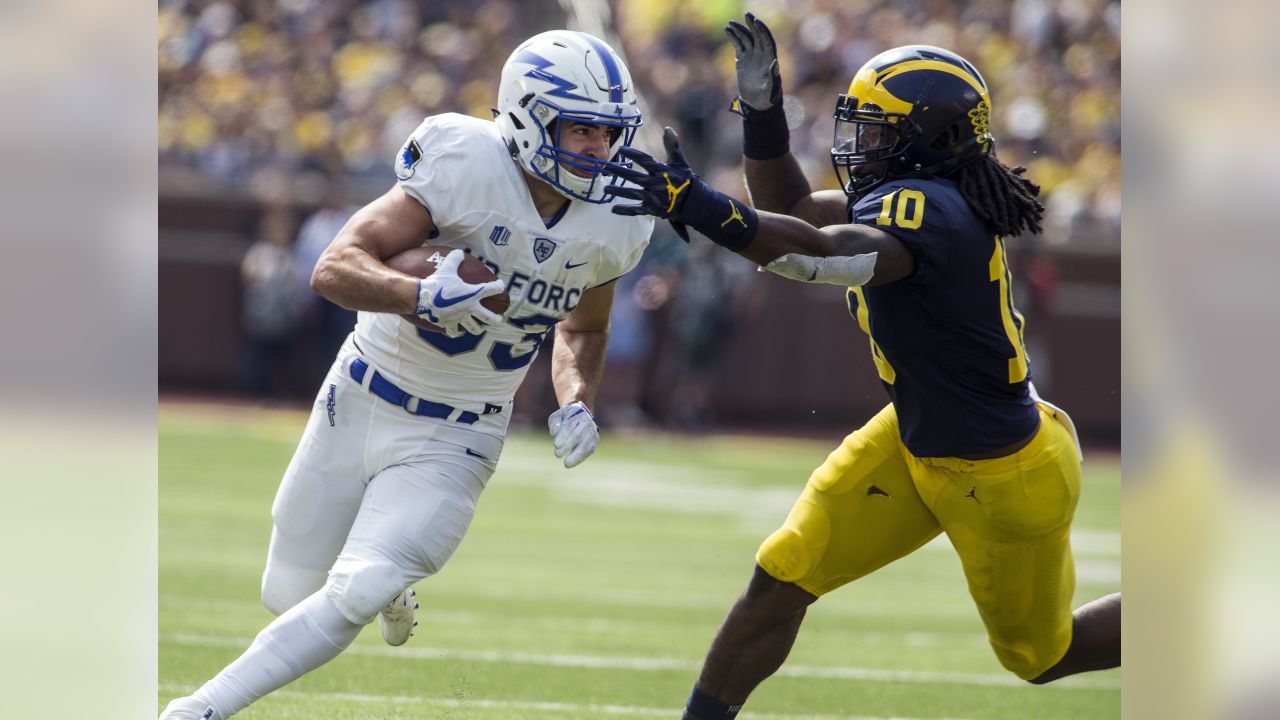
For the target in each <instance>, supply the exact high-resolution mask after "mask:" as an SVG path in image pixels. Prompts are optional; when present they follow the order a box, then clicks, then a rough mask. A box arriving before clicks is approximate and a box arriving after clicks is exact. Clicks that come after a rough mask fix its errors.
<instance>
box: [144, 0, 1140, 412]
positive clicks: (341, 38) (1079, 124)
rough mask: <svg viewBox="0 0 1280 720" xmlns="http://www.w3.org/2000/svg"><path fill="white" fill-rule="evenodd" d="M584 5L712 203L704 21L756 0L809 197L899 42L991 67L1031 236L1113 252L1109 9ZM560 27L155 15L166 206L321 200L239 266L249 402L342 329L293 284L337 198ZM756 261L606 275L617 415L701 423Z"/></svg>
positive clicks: (824, 181) (513, 5)
mask: <svg viewBox="0 0 1280 720" xmlns="http://www.w3.org/2000/svg"><path fill="white" fill-rule="evenodd" d="M585 4H586V5H590V3H585ZM574 5H575V6H583V5H584V3H582V2H579V3H574ZM597 6H598V7H603V6H608V7H609V8H610V10H611V11H612V12H611V15H612V18H613V22H612V23H611V24H610V25H609V26H610V27H611V28H612V30H613V31H616V33H617V37H610V38H607V39H608V40H610V41H612V42H615V46H616V47H617V49H618V50H619V51H620V52H621V53H622V54H623V55H624V57H625V58H626V60H627V62H628V65H629V67H630V68H631V71H632V74H633V76H634V78H635V81H636V85H637V88H638V89H639V91H640V93H641V96H642V99H643V101H644V103H645V105H646V106H647V110H646V111H647V113H648V115H647V117H646V124H647V128H646V129H647V130H648V131H649V133H650V134H648V135H645V136H644V139H643V140H642V143H643V144H645V145H647V149H649V150H656V149H657V148H656V147H655V146H656V145H660V143H655V142H654V141H653V138H655V137H656V135H657V133H654V132H653V130H654V129H657V130H659V131H660V129H661V128H662V126H664V125H672V126H674V127H676V128H677V129H678V130H679V131H680V134H681V138H682V141H683V144H684V147H685V149H686V151H687V152H688V154H689V156H690V160H691V161H692V162H693V164H694V167H696V168H698V169H699V171H700V172H701V174H703V175H704V176H705V177H707V178H709V179H710V180H711V181H712V183H713V184H714V185H716V186H717V187H719V188H721V189H724V190H726V191H729V192H731V193H734V194H737V195H738V196H739V197H745V188H744V187H743V184H742V182H743V181H742V173H741V142H740V138H741V134H740V133H741V130H740V127H741V126H740V122H739V120H738V118H737V117H736V116H733V115H731V114H729V113H728V112H727V110H726V108H727V107H728V105H729V101H730V99H731V98H732V96H733V95H734V93H735V89H734V71H733V51H732V48H731V46H730V45H729V44H728V42H727V40H726V37H725V35H724V33H723V31H722V30H721V28H722V27H723V25H724V23H725V21H726V20H728V19H731V18H740V17H741V13H742V11H743V10H746V9H750V10H752V11H753V12H755V13H757V14H758V15H760V16H761V17H762V18H764V19H765V20H766V21H767V22H768V23H769V24H770V27H771V28H772V29H773V32H774V35H775V37H776V38H777V42H778V45H779V49H780V57H781V67H782V72H783V82H784V87H785V90H786V94H787V98H788V104H787V114H788V120H789V124H790V125H791V127H792V148H793V150H794V152H795V153H796V155H797V157H798V158H799V159H800V161H801V164H802V165H803V166H804V167H805V169H806V171H807V175H808V177H809V178H810V181H811V183H812V184H813V185H814V187H815V188H818V187H836V184H835V176H834V173H833V172H832V171H831V166H830V163H829V161H828V159H827V158H828V155H827V151H828V149H829V148H830V146H831V139H832V138H831V136H832V126H833V122H832V120H831V113H832V111H833V110H834V106H835V98H836V95H837V94H838V93H841V92H844V91H845V89H846V88H847V87H848V84H849V81H850V79H851V78H852V76H853V74H854V72H855V71H856V70H857V68H858V67H859V66H861V65H862V64H863V63H864V62H865V61H866V60H868V59H870V58H871V57H872V56H874V55H875V54H877V53H878V52H880V51H882V50H885V49H888V48H890V47H894V46H897V45H904V44H910V43H926V44H933V45H940V46H943V47H947V48H950V49H953V50H955V51H957V52H959V53H960V54H962V55H964V56H965V57H967V58H968V59H970V60H971V61H973V62H974V63H975V64H976V65H977V66H978V68H979V69H980V70H981V71H982V72H983V74H984V75H985V78H986V80H987V83H988V85H989V86H990V87H991V90H992V96H993V105H994V112H993V119H994V122H993V125H994V130H995V133H996V138H997V144H996V147H997V150H998V152H999V153H1000V156H1001V158H1002V159H1003V160H1004V161H1005V162H1007V163H1009V164H1010V165H1017V164H1021V165H1027V166H1028V167H1029V175H1030V176H1031V177H1032V178H1033V179H1034V180H1035V181H1036V182H1038V183H1040V185H1041V186H1042V188H1043V189H1044V199H1045V204H1046V205H1047V206H1048V208H1049V213H1048V222H1047V223H1046V233H1045V238H1044V242H1045V243H1050V244H1053V243H1059V244H1061V243H1069V244H1073V245H1083V244H1090V245H1094V246H1098V245H1101V246H1104V247H1106V246H1110V247H1112V248H1115V247H1118V242H1119V228H1120V26H1119V22H1120V21H1119V18H1120V9H1119V3H1118V2H1115V1H1113V0H976V1H975V2H970V3H959V2H951V1H949V0H893V1H892V2H890V1H889V0H785V1H784V0H753V1H752V2H746V3H743V2H738V1H728V2H719V1H715V0H709V1H708V2H703V3H685V2H679V0H614V1H613V2H606V1H605V0H600V2H599V3H597ZM579 9H580V8H579ZM565 25H569V26H572V22H571V20H570V19H569V18H566V16H565V10H564V9H562V8H561V5H560V3H558V2H556V1H555V0H533V1H532V2H528V1H526V2H515V1H514V0H430V1H427V0H421V1H419V0H161V1H160V7H159V162H160V169H161V177H162V182H161V188H162V198H163V193H164V188H165V186H166V182H165V178H175V177H179V176H183V175H185V176H187V177H199V178H201V179H202V181H204V182H207V183H213V184H214V186H222V187H226V188H236V187H247V186H250V185H253V184H255V182H256V181H259V180H261V178H262V177H263V176H264V175H266V176H270V177H273V178H281V177H293V178H298V177H304V176H306V177H312V178H319V185H320V186H322V187H325V188H326V189H327V192H326V195H327V197H326V198H325V199H324V200H323V201H319V200H318V199H316V198H313V199H312V200H310V201H308V202H304V203H297V204H294V205H293V206H292V208H291V207H290V206H289V203H288V202H287V199H286V201H285V202H280V201H281V198H280V197H278V196H277V197H275V198H273V199H272V201H271V202H269V203H267V205H268V207H269V209H268V210H267V211H266V212H264V217H263V218H262V222H261V223H260V224H259V225H258V232H256V233H255V235H257V237H256V238H254V239H255V240H256V241H257V242H258V244H259V245H260V246H261V249H259V250H257V251H255V252H253V253H251V255H250V256H247V257H246V258H245V267H244V268H243V274H242V278H243V282H244V287H245V296H244V298H243V300H244V314H243V318H244V326H245V331H246V339H247V340H248V341H249V350H248V351H247V355H246V358H245V360H244V362H243V363H242V366H243V367H242V371H241V377H240V385H241V387H242V388H243V389H244V390H246V391H249V392H253V393H255V394H263V393H267V394H269V393H271V392H272V390H271V388H272V387H273V386H274V385H278V383H275V382H273V381H272V379H271V377H272V371H271V370H270V368H269V366H270V365H272V364H278V363H279V362H283V361H280V360H278V359H277V358H278V357H280V356H281V354H282V353H283V352H284V351H283V350H282V348H283V347H285V346H294V347H296V346H297V345H298V344H299V341H298V340H297V339H296V338H297V337H299V336H304V335H305V336H307V337H314V336H315V334H316V332H317V328H324V330H323V333H324V336H325V338H326V339H325V340H323V342H321V343H320V344H321V345H323V346H324V347H323V348H317V350H318V352H319V354H320V355H321V357H323V356H324V355H325V354H327V347H328V346H330V345H333V344H334V343H335V342H336V341H337V340H339V339H340V338H341V336H342V334H344V333H345V332H346V329H347V328H349V327H350V323H351V322H352V316H351V315H350V314H349V313H346V314H344V313H340V312H338V309H337V308H336V306H329V305H328V304H325V303H323V302H322V301H319V300H318V298H315V297H314V296H310V295H309V292H310V291H309V289H308V288H307V287H306V282H305V278H306V277H307V276H308V275H309V273H310V267H311V265H313V264H314V261H315V258H316V257H318V255H319V251H320V250H321V249H323V247H324V245H325V244H326V243H327V242H328V239H329V238H331V237H332V233H334V232H336V230H337V229H338V228H339V227H341V225H342V223H343V222H344V221H345V219H346V218H347V217H349V216H350V214H351V212H352V211H353V210H354V207H353V205H358V204H360V203H362V202H364V201H367V200H368V199H370V198H371V197H372V194H373V193H375V192H381V191H383V190H385V188H386V187H388V186H390V185H391V183H392V181H393V180H394V177H393V175H392V173H391V164H392V158H394V156H395V152H396V150H397V149H398V148H399V146H400V145H401V144H402V143H403V142H404V139H405V138H406V137H407V136H408V135H409V133H410V132H411V131H412V130H413V129H414V127H416V126H417V125H418V124H419V123H420V122H421V120H422V118H423V117H425V116H427V115H431V114H434V113H439V112H463V113H467V114H470V115H474V116H476V117H483V118H488V117H490V114H489V109H490V108H491V107H492V106H493V105H494V104H495V100H496V95H497V87H498V78H499V74H500V71H501V67H502V64H503V62H504V61H505V60H506V58H507V56H508V55H509V54H510V52H511V50H512V49H514V47H515V46H516V45H517V44H518V43H519V42H520V41H521V40H523V39H525V38H526V37H528V36H530V35H532V34H534V33H536V32H540V31H542V30H545V29H551V28H554V27H561V26H565ZM295 215H296V216H295ZM285 216H287V217H285ZM286 228H298V229H299V230H292V229H289V230H286ZM162 230H163V228H162ZM286 235H289V237H285V236H286ZM290 245H292V247H290ZM1023 247H1028V246H1027V245H1025V244H1024V245H1023ZM286 255H288V258H287V260H286ZM695 256H696V257H695ZM704 256H705V257H704ZM285 264H287V265H289V267H288V268H284V267H282V266H283V265H285ZM753 270H754V268H753V267H752V266H751V265H750V264H749V263H747V262H746V261H744V260H741V259H740V258H738V257H736V256H732V255H730V254H728V253H723V252H716V251H715V249H714V247H713V246H710V245H709V244H708V243H694V244H693V245H692V246H688V245H685V244H684V243H682V242H679V241H678V240H676V239H675V238H674V236H673V234H672V233H671V232H670V231H669V229H668V228H667V226H666V223H659V224H658V230H657V231H656V232H655V236H654V239H653V242H652V246H651V249H650V251H649V252H647V253H646V255H645V258H644V260H643V262H642V264H641V266H640V268H638V269H637V270H636V271H635V272H633V273H632V274H631V275H629V276H628V277H627V278H624V279H623V280H622V281H621V283H620V285H619V292H618V295H617V300H616V313H617V314H618V318H616V319H615V325H614V328H615V330H614V338H613V343H612V347H611V350H610V353H611V356H610V357H611V362H612V363H614V365H615V366H617V367H621V368H628V367H631V368H635V373H636V377H634V378H632V379H631V382H632V383H633V384H634V385H636V386H638V387H639V388H640V390H639V392H638V393H637V394H636V395H635V397H634V398H633V399H634V403H632V402H630V401H624V402H622V403H619V404H618V405H617V408H618V413H619V415H620V416H628V415H629V416H634V417H635V418H644V419H654V420H660V421H662V422H665V423H671V422H677V423H686V424H689V425H698V424H702V423H705V422H712V421H714V418H712V417H709V415H708V413H709V410H708V409H707V408H709V407H710V405H711V403H710V402H709V401H708V399H707V398H708V395H709V394H710V393H711V392H712V389H713V388H712V385H713V377H714V369H715V367H716V366H717V363H718V362H719V360H720V357H719V353H721V352H723V351H724V348H725V347H726V346H727V342H726V341H725V339H726V338H727V337H728V336H729V335H731V334H732V331H733V329H734V323H735V321H736V319H737V318H739V317H741V316H742V308H741V307H740V306H739V304H740V302H743V301H744V300H745V299H746V298H749V297H751V293H745V292H743V291H744V288H746V287H748V286H750V285H751V283H752V282H755V281H754V280H753V279H752V275H753V274H754V273H753V272H752V271H753ZM691 274H696V275H697V278H696V280H697V282H692V281H691V280H693V279H694V278H691V277H690V275H691ZM286 275H293V276H294V277H296V278H299V280H298V281H297V282H295V283H293V287H294V288H296V289H297V292H298V293H299V294H300V295H301V296H302V299H300V300H298V301H297V302H296V303H295V304H294V306H293V307H292V309H291V310H288V311H285V310H280V311H279V312H278V313H277V314H276V315H273V314H272V313H271V308H272V307H274V306H275V305H278V304H279V303H278V302H277V301H275V300H272V298H274V297H275V295H274V294H273V293H272V292H271V291H269V290H267V289H266V288H267V287H269V286H271V285H273V284H276V283H277V282H279V278H282V277H284V276H286ZM1028 304H1031V303H1030V302H1029V301H1028ZM673 307H679V308H680V311H679V312H674V311H673V310H672V308H673ZM1027 310H1028V308H1024V313H1025V312H1027ZM622 318H630V321H628V322H620V321H619V320H620V319H622ZM1032 327H1034V322H1033V325H1032ZM1029 340H1034V338H1029ZM311 354H312V353H310V352H309V353H308V355H311ZM305 384H309V383H304V385H305ZM646 388H647V389H646ZM544 395H545V394H544Z"/></svg>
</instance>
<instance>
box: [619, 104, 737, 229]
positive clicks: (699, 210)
mask: <svg viewBox="0 0 1280 720" xmlns="http://www.w3.org/2000/svg"><path fill="white" fill-rule="evenodd" d="M662 144H663V145H664V146H665V147H666V150H667V162H666V163H665V164H664V163H661V162H659V161H657V160H655V159H654V158H653V157H651V156H650V155H648V154H647V153H645V152H643V151H641V150H637V149H636V148H633V147H624V148H622V149H621V150H619V151H618V155H619V156H620V157H623V158H625V159H627V160H631V161H633V162H635V163H636V164H637V165H639V166H640V167H642V168H644V170H645V172H640V171H639V170H636V169H634V168H632V167H628V166H625V165H621V164H618V163H607V167H608V170H609V172H610V173H611V174H613V175H617V176H618V177H620V178H622V179H623V180H626V181H627V182H628V183H631V184H630V185H608V186H605V188H604V192H605V193H606V194H608V195H616V196H617V197H623V198H628V199H631V200H638V201H640V203H639V204H638V205H614V206H613V208H612V209H611V212H613V213H614V214H615V215H653V216H654V217H660V218H664V219H666V220H669V221H670V222H671V227H673V228H675V231H676V233H677V234H679V235H680V237H681V238H683V239H684V241H685V242H688V241H689V231H688V229H687V227H686V226H688V227H692V228H693V229H695V230H697V231H698V232H700V233H702V234H703V235H706V236H707V237H709V238H710V239H711V240H712V241H713V242H715V243H717V244H719V245H723V246H724V247H727V248H729V249H730V250H732V251H734V252H739V251H741V250H742V249H743V248H745V247H746V246H747V245H748V244H749V243H750V242H751V239H752V238H754V237H755V231H756V223H757V218H756V213H755V211H754V210H752V209H751V208H749V207H746V206H745V205H739V204H738V203H737V202H736V201H734V199H733V198H731V197H729V196H728V195H725V194H724V193H722V192H720V191H718V190H716V189H715V188H713V187H711V186H710V185H708V184H706V183H705V182H703V181H702V178H700V177H698V175H697V174H696V173H694V172H693V169H692V168H690V167H689V161H688V160H686V159H685V157H684V151H683V150H681V149H680V138H678V137H676V131H675V130H672V129H671V128H666V130H665V131H664V132H663V134H662Z"/></svg>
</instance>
